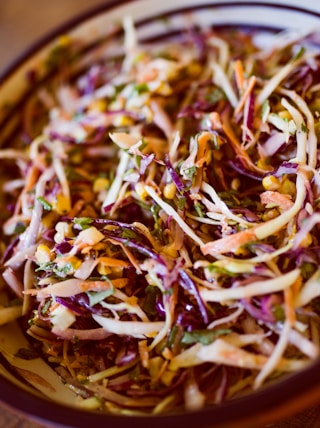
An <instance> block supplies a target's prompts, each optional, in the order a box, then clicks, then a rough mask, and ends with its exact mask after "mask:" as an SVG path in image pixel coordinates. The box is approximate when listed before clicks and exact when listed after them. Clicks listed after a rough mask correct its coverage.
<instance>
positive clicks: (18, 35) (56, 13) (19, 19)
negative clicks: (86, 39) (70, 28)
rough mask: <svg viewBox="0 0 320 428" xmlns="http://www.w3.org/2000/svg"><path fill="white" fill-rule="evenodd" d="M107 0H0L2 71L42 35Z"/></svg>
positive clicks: (0, 57) (0, 59)
mask: <svg viewBox="0 0 320 428" xmlns="http://www.w3.org/2000/svg"><path fill="white" fill-rule="evenodd" d="M102 3H107V0H89V1H88V0H10V1H5V0H0V69H3V68H4V67H5V66H6V65H8V64H9V63H10V62H11V61H12V60H13V59H14V58H16V57H17V56H18V55H19V54H20V53H21V52H23V51H24V49H25V48H26V47H28V46H30V44H32V43H33V42H34V41H36V40H37V39H38V38H39V37H41V35H43V34H46V33H47V32H48V31H51V30H52V29H54V28H56V26H57V25H59V23H61V22H65V21H67V20H68V19H70V18H71V17H73V16H74V15H76V14H79V13H82V12H84V11H85V10H88V9H91V8H93V7H95V6H96V5H98V4H102Z"/></svg>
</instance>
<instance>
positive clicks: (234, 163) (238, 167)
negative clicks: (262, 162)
mask: <svg viewBox="0 0 320 428" xmlns="http://www.w3.org/2000/svg"><path fill="white" fill-rule="evenodd" d="M228 163H229V165H230V166H231V167H232V168H233V169H234V170H235V171H236V172H238V173H239V174H241V175H245V176H246V177H249V178H253V179H254V180H257V181H262V180H263V178H264V177H265V176H266V175H267V174H263V175H259V174H256V173H254V172H252V171H249V170H248V169H246V168H245V166H244V165H243V163H242V162H241V161H240V160H238V159H235V160H229V162H228Z"/></svg>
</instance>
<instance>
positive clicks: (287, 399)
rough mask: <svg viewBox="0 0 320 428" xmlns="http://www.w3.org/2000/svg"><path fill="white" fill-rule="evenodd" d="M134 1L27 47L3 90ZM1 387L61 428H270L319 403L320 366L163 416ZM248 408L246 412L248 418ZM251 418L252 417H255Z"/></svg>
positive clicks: (118, 1) (26, 410) (17, 404)
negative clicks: (39, 59)
mask: <svg viewBox="0 0 320 428" xmlns="http://www.w3.org/2000/svg"><path fill="white" fill-rule="evenodd" d="M135 1H136V0H103V1H101V3H100V4H98V5H96V6H94V7H91V8H89V9H88V10H85V11H83V12H81V13H78V14H76V15H75V16H74V17H72V18H69V19H68V20H66V21H65V22H63V23H62V24H59V25H57V26H56V27H55V28H54V29H52V30H51V31H48V32H47V33H45V34H44V35H43V36H41V37H40V38H38V40H36V41H34V42H33V43H31V44H30V46H29V47H27V48H26V49H24V51H23V52H21V53H20V54H19V55H18V56H17V57H16V59H14V60H13V61H12V62H11V63H10V64H9V65H8V66H6V67H5V68H4V69H3V71H2V72H0V86H1V85H2V84H4V83H5V82H6V80H8V79H9V78H10V77H11V76H12V75H13V74H14V73H15V71H16V70H17V69H18V68H19V67H20V66H21V65H22V64H23V63H24V62H26V61H27V60H28V58H30V57H31V56H33V55H34V54H36V53H37V52H39V51H40V50H41V49H42V48H44V47H45V46H46V45H47V44H48V43H50V42H51V41H52V40H54V39H55V38H56V37H58V36H59V35H61V34H64V33H65V32H66V31H68V30H71V29H72V28H75V27H76V26H78V25H80V24H81V23H84V22H85V21H86V20H88V19H91V18H93V17H94V16H96V15H98V14H100V13H105V12H107V11H110V10H112V9H114V8H116V7H119V6H121V5H123V4H125V3H134V2H135ZM213 4H214V7H221V6H223V7H232V6H235V5H236V6H240V7H241V6H255V7H256V6H258V7H259V6H261V7H270V8H276V9H291V10H294V11H297V12H302V13H305V14H309V15H313V16H317V17H319V18H320V3H319V11H311V10H308V9H305V8H304V7H303V6H301V7H298V6H292V5H289V4H288V5H287V4H279V3H277V2H276V1H274V2H272V1H271V2H268V1H266V2H264V1H257V2H254V3H253V2H250V1H236V0H235V1H231V2H228V3H225V2H223V1H215V2H214V3H213ZM205 6H208V5H205V4H201V3H199V4H197V6H196V7H197V8H198V9H199V8H203V7H205ZM179 10H182V8H181V7H180V8H179ZM318 385H319V386H318ZM0 386H1V388H0V402H2V403H3V404H4V405H5V406H7V407H8V408H9V409H11V410H12V411H14V412H17V413H18V414H19V413H21V414H23V415H26V416H27V417H29V418H30V419H33V420H34V421H37V422H40V423H51V424H59V426H61V427H66V428H67V427H68V428H87V427H88V424H90V423H94V424H95V427H97V428H100V427H103V426H106V424H109V423H110V424H111V426H112V428H124V427H127V424H128V423H130V425H132V426H133V427H135V426H137V427H138V426H139V428H147V427H148V428H149V426H150V423H152V425H153V428H163V426H164V425H163V424H165V427H166V428H176V427H177V424H179V425H180V424H183V425H184V426H185V427H194V426H198V427H204V426H207V427H209V426H211V427H213V426H215V427H218V426H220V425H219V424H223V423H225V422H226V421H228V422H227V423H228V426H229V427H235V426H237V427H238V426H239V427H240V421H244V423H246V422H245V421H247V423H248V424H249V425H250V423H251V425H250V426H256V425H255V422H254V421H256V423H257V424H258V423H259V420H258V419H259V418H258V419H257V417H256V415H257V414H259V415H260V417H261V418H265V419H264V420H268V422H273V421H272V420H271V419H270V416H269V418H268V414H269V415H270V414H272V413H274V414H275V415H277V419H279V418H282V417H287V416H289V415H291V414H292V409H291V411H289V410H284V411H283V412H282V410H280V409H282V408H283V405H286V404H287V406H289V407H290V406H292V405H294V404H295V405H296V411H295V413H296V412H299V411H300V410H303V409H304V407H303V406H301V408H299V404H298V403H299V400H300V399H301V401H302V402H305V400H303V397H304V398H305V397H308V396H310V400H309V401H310V403H311V404H316V403H319V402H320V360H317V361H315V362H314V363H312V364H310V365H309V366H308V367H307V368H305V369H304V370H303V371H301V372H298V373H294V374H291V375H288V376H287V377H285V378H283V379H281V380H279V381H277V382H276V384H273V385H270V386H267V387H263V388H261V389H260V390H257V391H256V392H255V393H251V394H249V395H246V396H242V397H239V398H236V399H233V400H230V401H227V402H224V403H222V404H220V405H217V406H212V407H210V408H205V409H202V410H200V411H193V412H185V413H173V414H163V415H143V416H124V415H113V414H105V413H103V414H102V413H97V412H88V411H86V410H82V409H79V408H76V409H75V408H72V407H70V406H66V405H63V404H60V403H57V402H54V401H50V400H49V399H47V398H45V397H41V396H38V395H36V394H35V395H33V394H30V393H29V392H27V391H25V390H23V389H21V388H19V387H18V386H17V385H15V384H13V383H11V382H10V381H9V380H8V379H6V378H4V377H3V376H1V375H0ZM310 391H311V394H310ZM308 393H309V394H308ZM248 405H249V407H250V410H249V412H248ZM75 412H76V413H77V417H75ZM251 413H253V415H252V414H251ZM281 413H282V416H281ZM261 420H262V419H261ZM232 424H237V425H232ZM252 424H253V425H252ZM249 425H247V426H249ZM224 426H225V425H224ZM242 426H244V427H245V426H246V425H241V427H242Z"/></svg>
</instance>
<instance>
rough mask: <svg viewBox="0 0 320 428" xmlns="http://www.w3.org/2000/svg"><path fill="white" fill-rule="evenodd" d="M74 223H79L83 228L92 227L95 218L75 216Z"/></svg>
mask: <svg viewBox="0 0 320 428" xmlns="http://www.w3.org/2000/svg"><path fill="white" fill-rule="evenodd" d="M73 223H74V224H77V225H78V226H80V228H81V229H82V230H84V229H88V227H90V225H91V224H92V223H93V219H92V218H90V217H75V218H74V219H73Z"/></svg>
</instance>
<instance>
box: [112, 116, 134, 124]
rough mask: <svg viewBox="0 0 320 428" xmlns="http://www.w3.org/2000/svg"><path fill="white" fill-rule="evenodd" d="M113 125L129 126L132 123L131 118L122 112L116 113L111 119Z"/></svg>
mask: <svg viewBox="0 0 320 428" xmlns="http://www.w3.org/2000/svg"><path fill="white" fill-rule="evenodd" d="M113 125H114V126H131V125H133V120H132V119H131V117H128V116H125V115H124V114H121V115H117V116H116V117H115V118H114V120H113Z"/></svg>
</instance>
